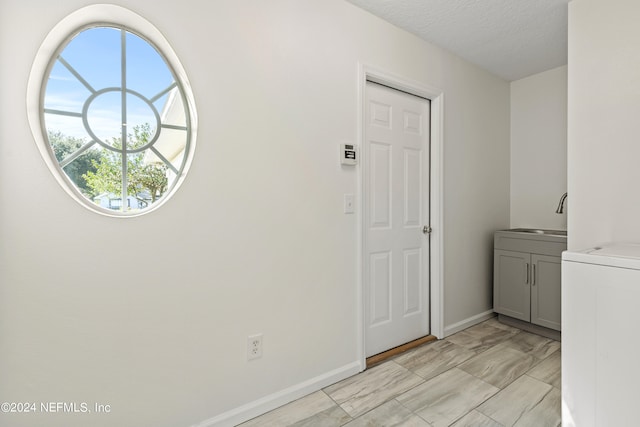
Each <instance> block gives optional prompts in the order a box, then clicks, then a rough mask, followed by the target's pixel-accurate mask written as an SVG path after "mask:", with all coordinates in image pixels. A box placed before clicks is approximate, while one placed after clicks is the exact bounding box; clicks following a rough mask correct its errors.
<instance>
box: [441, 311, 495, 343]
mask: <svg viewBox="0 0 640 427" xmlns="http://www.w3.org/2000/svg"><path fill="white" fill-rule="evenodd" d="M495 316H496V314H495V313H494V312H493V310H487V311H485V312H484V313H479V314H476V315H475V316H471V317H468V318H466V319H464V320H461V321H460V322H457V323H454V324H453V325H449V326H446V327H445V328H444V336H445V337H448V336H449V335H453V334H455V333H456V332H460V331H462V330H463V329H467V328H469V327H471V326H473V325H477V324H478V323H480V322H484V321H485V320H489V319H491V318H492V317H495Z"/></svg>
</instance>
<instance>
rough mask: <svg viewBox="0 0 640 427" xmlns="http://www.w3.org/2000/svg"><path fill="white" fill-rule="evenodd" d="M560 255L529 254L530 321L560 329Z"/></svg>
mask: <svg viewBox="0 0 640 427" xmlns="http://www.w3.org/2000/svg"><path fill="white" fill-rule="evenodd" d="M561 264H562V259H561V258H560V257H554V256H547V255H531V265H532V266H533V269H532V270H531V323H533V324H536V325H540V326H544V327H546V328H551V329H555V330H556V331H559V330H560V311H561V308H560V305H561V304H560V303H561V301H560V281H561V276H562V274H561V271H560V267H561Z"/></svg>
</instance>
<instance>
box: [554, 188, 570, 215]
mask: <svg viewBox="0 0 640 427" xmlns="http://www.w3.org/2000/svg"><path fill="white" fill-rule="evenodd" d="M566 200H567V193H564V194H563V195H562V197H560V203H559V204H558V209H556V213H557V214H561V213H562V212H563V211H564V202H565V201H566Z"/></svg>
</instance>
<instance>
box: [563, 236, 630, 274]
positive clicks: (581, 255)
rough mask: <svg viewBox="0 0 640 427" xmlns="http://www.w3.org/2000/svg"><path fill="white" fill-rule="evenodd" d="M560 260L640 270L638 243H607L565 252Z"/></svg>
mask: <svg viewBox="0 0 640 427" xmlns="http://www.w3.org/2000/svg"><path fill="white" fill-rule="evenodd" d="M562 260H563V261H567V262H582V263H587V264H598V265H605V266H611V267H620V268H631V269H635V270H640V243H609V244H606V245H602V246H598V247H594V248H589V249H585V250H582V251H575V252H572V251H566V252H563V253H562Z"/></svg>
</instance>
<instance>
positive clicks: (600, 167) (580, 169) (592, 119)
mask: <svg viewBox="0 0 640 427" xmlns="http://www.w3.org/2000/svg"><path fill="white" fill-rule="evenodd" d="M639 19H640V3H638V2H637V1H635V0H611V1H606V2H603V1H596V0H574V1H572V2H571V3H570V4H569V100H568V105H569V117H568V129H569V132H568V135H569V142H568V154H569V165H568V172H569V174H568V176H569V195H570V197H571V199H570V209H569V249H570V250H579V249H585V248H589V247H592V246H594V245H598V244H602V243H606V242H610V241H640V225H639V223H638V218H640V197H638V188H639V183H640V167H639V166H638V159H640V141H639V135H640V120H639V119H638V118H639V117H640V48H638V42H637V40H638V39H640V27H639V26H638V24H637V23H638V20H639Z"/></svg>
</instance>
